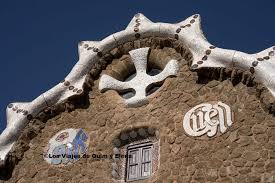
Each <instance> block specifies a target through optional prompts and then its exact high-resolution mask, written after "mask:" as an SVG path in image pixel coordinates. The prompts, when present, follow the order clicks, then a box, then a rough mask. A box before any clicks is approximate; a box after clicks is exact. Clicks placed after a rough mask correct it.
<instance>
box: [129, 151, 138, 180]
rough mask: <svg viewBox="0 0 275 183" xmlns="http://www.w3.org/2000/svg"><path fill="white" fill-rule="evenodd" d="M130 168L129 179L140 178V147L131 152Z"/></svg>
mask: <svg viewBox="0 0 275 183" xmlns="http://www.w3.org/2000/svg"><path fill="white" fill-rule="evenodd" d="M129 155H130V158H129V168H128V175H129V176H128V177H129V179H136V178H138V174H139V173H138V172H139V167H138V165H139V149H134V150H131V151H130V152H129Z"/></svg>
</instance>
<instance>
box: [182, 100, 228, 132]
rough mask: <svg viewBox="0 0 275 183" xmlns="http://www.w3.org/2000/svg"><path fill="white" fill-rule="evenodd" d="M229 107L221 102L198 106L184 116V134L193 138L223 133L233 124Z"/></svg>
mask: <svg viewBox="0 0 275 183" xmlns="http://www.w3.org/2000/svg"><path fill="white" fill-rule="evenodd" d="M232 117H233V115H232V111H231V109H230V107H229V106H228V105H226V104H224V103H222V102H210V103H203V104H199V105H197V106H195V107H193V108H192V109H190V110H189V111H188V112H187V113H186V114H185V116H184V119H183V128H184V130H185V132H186V133H187V134H188V135H190V136H194V137H200V136H202V135H204V134H207V136H208V137H213V136H215V135H216V134H217V132H218V130H219V131H220V133H221V134H222V133H224V132H225V131H226V130H227V128H228V127H230V126H231V125H232V123H233V121H232Z"/></svg>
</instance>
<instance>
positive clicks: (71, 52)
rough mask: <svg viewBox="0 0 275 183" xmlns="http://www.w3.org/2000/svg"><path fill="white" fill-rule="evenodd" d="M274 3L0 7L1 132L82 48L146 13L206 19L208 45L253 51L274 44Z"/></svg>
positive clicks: (20, 0) (85, 0)
mask: <svg viewBox="0 0 275 183" xmlns="http://www.w3.org/2000/svg"><path fill="white" fill-rule="evenodd" d="M274 10H275V1H272V0H265V1H260V0H258V1H254V0H250V1H240V0H238V1H237V0H228V1H220V0H209V1H203V0H202V1H194V0H190V1H184V0H177V1H175V0H169V1H164V0H158V1H153V0H150V1H148V0H136V1H135V0H128V1H125V0H118V1H106V0H100V1H91V0H82V1H75V0H74V1H71V0H66V1H65V0H54V1H53V0H46V1H37V0H33V1H30V0H13V1H1V2H0V59H1V61H0V63H1V66H0V83H1V87H0V89H1V90H0V94H1V95H0V132H1V131H2V130H3V128H5V126H6V114H5V109H6V106H7V105H8V104H9V103H11V102H17V101H20V102H24V101H26V102H27V101H31V100H33V99H34V98H36V97H37V96H38V95H39V94H41V93H43V92H45V91H47V90H48V89H50V88H51V87H53V86H54V85H55V84H57V83H58V82H59V81H61V80H62V79H63V78H64V77H65V76H66V75H67V74H68V73H69V71H70V70H71V68H72V67H73V65H74V64H75V63H76V61H77V59H78V56H77V43H78V42H79V41H81V40H101V39H102V38H104V37H106V36H108V35H110V34H112V33H114V32H117V31H120V30H122V29H124V28H125V27H126V26H127V24H128V22H129V21H130V20H131V18H132V17H133V16H134V14H136V13H138V12H140V13H143V14H144V15H145V16H147V17H148V18H149V19H151V20H152V21H156V22H169V23H176V22H179V21H181V20H183V19H185V18H186V17H188V16H191V15H193V14H196V13H199V14H200V15H201V17H202V28H203V31H204V33H205V35H206V37H207V38H208V40H209V41H210V42H211V43H212V44H214V45H216V46H219V47H222V48H230V49H236V50H240V51H244V52H248V53H254V52H258V51H261V50H263V49H265V48H268V47H271V46H273V45H275V11H274Z"/></svg>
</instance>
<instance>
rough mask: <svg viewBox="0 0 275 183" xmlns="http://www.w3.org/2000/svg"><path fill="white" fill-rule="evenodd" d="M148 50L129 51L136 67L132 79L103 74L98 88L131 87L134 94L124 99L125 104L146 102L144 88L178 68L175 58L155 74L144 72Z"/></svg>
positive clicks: (138, 104) (172, 73)
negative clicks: (121, 79) (124, 79)
mask: <svg viewBox="0 0 275 183" xmlns="http://www.w3.org/2000/svg"><path fill="white" fill-rule="evenodd" d="M148 51H149V48H139V49H136V50H132V51H130V52H129V54H130V56H131V59H132V62H133V63H134V65H135V68H136V76H135V77H134V78H133V79H131V80H130V81H125V82H122V81H118V80H116V79H114V78H113V77H111V76H109V75H105V74H104V75H102V77H101V78H100V81H99V90H100V91H102V92H103V91H106V90H117V91H125V90H129V89H133V90H135V96H133V97H131V98H129V99H125V104H126V106H128V107H138V106H141V105H144V104H146V103H148V100H147V97H146V88H147V87H149V86H150V85H152V84H153V83H158V82H161V81H163V80H165V79H166V78H167V77H168V76H173V75H176V74H177V71H178V68H179V66H178V62H177V61H176V60H170V61H169V62H168V64H167V65H166V66H165V68H164V70H163V71H162V72H161V73H159V74H157V75H155V76H150V75H148V74H147V73H146V70H147V55H148Z"/></svg>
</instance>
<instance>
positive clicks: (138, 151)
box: [127, 143, 152, 181]
mask: <svg viewBox="0 0 275 183" xmlns="http://www.w3.org/2000/svg"><path fill="white" fill-rule="evenodd" d="M128 156H129V158H128V161H127V163H128V166H127V180H128V181H132V180H139V179H144V178H147V177H149V176H151V173H152V144H148V143H147V144H138V145H134V146H130V147H129V148H128Z"/></svg>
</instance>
